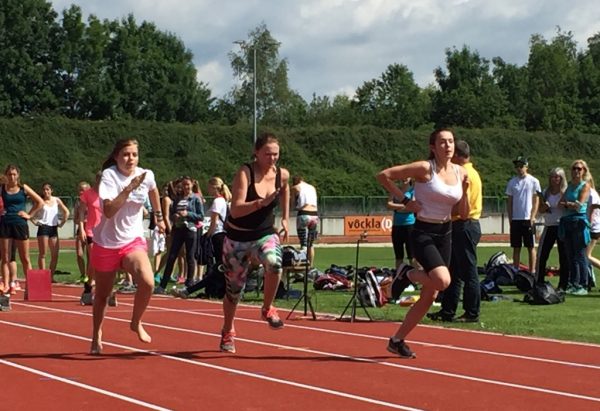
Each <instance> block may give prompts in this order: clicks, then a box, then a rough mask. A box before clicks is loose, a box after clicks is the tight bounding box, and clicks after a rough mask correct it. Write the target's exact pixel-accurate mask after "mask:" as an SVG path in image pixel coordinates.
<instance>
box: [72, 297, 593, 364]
mask: <svg viewBox="0 0 600 411" xmlns="http://www.w3.org/2000/svg"><path fill="white" fill-rule="evenodd" d="M61 297H68V295H62V296H61ZM71 297H72V298H75V297H73V296H71ZM123 305H129V306H132V304H128V303H123ZM148 309H149V310H150V309H151V310H152V311H153V312H158V311H168V312H175V313H183V314H190V315H200V316H204V317H212V318H223V315H222V314H211V313H206V312H200V311H197V310H182V309H177V308H166V307H158V306H153V305H150V306H148ZM236 321H245V322H250V323H257V324H263V323H264V321H262V320H253V319H251V318H243V317H236ZM285 326H286V327H287V328H297V329H302V330H307V331H318V332H323V333H328V334H337V335H344V336H350V337H359V338H368V339H373V340H379V341H386V342H387V340H388V338H389V337H379V336H376V335H369V334H361V333H353V332H349V331H338V330H328V329H324V328H319V327H310V326H305V325H296V324H290V323H289V322H286V324H285ZM498 336H500V335H498ZM559 342H560V341H559ZM410 343H411V344H412V343H415V344H420V345H423V346H425V347H434V348H440V349H445V350H452V351H461V352H469V353H475V354H482V355H490V356H495V357H503V358H512V359H518V360H526V361H534V362H541V363H547V364H556V365H565V366H569V367H579V368H588V369H592V370H600V365H594V364H585V363H578V362H572V361H563V360H553V359H549V358H543V357H533V356H528V355H521V354H512V353H502V352H498V351H489V350H480V349H477V348H466V347H460V346H457V345H448V344H437V343H430V342H427V341H418V340H411V341H410Z"/></svg>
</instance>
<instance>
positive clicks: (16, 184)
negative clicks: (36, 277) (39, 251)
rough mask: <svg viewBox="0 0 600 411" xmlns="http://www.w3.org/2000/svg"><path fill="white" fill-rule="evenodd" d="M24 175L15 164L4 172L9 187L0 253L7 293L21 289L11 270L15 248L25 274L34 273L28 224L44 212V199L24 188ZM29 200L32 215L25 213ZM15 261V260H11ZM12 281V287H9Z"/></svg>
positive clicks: (5, 193) (4, 188) (5, 191)
mask: <svg viewBox="0 0 600 411" xmlns="http://www.w3.org/2000/svg"><path fill="white" fill-rule="evenodd" d="M20 174H21V171H20V170H19V167H17V166H16V165H14V164H9V165H8V166H7V167H6V169H5V170H4V176H5V178H6V183H5V184H4V185H2V187H1V188H0V191H1V192H2V202H3V204H4V215H3V217H2V221H1V222H0V239H1V240H0V250H2V272H3V273H4V292H5V293H7V292H8V293H10V294H15V293H16V292H17V290H18V289H20V287H19V283H18V282H17V272H16V270H14V269H11V268H10V265H11V250H12V247H13V244H15V245H16V248H17V250H18V251H19V258H20V259H21V266H22V267H23V272H24V273H25V274H26V273H27V271H29V270H30V269H31V259H30V258H29V226H28V225H27V220H30V219H31V216H33V215H35V214H36V213H37V212H38V211H39V210H40V209H41V208H42V199H41V198H40V196H39V195H37V194H36V192H35V191H34V190H32V189H31V187H29V186H28V185H27V184H21V182H20V180H19V176H20ZM27 197H29V198H30V199H31V201H32V202H33V205H32V208H31V209H30V210H29V213H27V212H26V211H25V204H26V201H27ZM12 260H13V261H14V259H12ZM9 272H10V275H8V274H7V273H9ZM9 277H10V283H9Z"/></svg>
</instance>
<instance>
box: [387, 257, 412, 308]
mask: <svg viewBox="0 0 600 411" xmlns="http://www.w3.org/2000/svg"><path fill="white" fill-rule="evenodd" d="M413 268H414V267H413V266H411V265H408V264H404V263H402V264H400V267H398V271H396V277H394V281H393V282H392V298H393V299H394V300H398V299H399V298H400V296H401V295H402V293H403V292H404V290H405V289H406V287H408V286H409V285H411V284H412V282H411V281H410V279H409V278H408V275H407V274H408V272H409V271H410V270H412V269H413Z"/></svg>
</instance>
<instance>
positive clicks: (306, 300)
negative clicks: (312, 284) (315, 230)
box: [286, 235, 317, 320]
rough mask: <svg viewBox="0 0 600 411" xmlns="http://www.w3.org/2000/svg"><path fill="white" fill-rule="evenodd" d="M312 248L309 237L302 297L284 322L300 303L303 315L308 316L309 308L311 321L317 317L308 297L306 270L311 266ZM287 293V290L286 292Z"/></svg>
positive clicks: (309, 237)
mask: <svg viewBox="0 0 600 411" xmlns="http://www.w3.org/2000/svg"><path fill="white" fill-rule="evenodd" d="M311 247H312V238H311V236H310V235H309V236H308V239H307V242H306V266H305V270H304V281H303V290H302V295H301V296H300V298H298V301H296V304H294V306H293V307H292V310H291V311H290V312H289V313H288V315H287V317H286V320H287V319H289V318H290V315H292V313H293V312H294V310H295V309H296V307H298V304H300V301H304V315H305V316H306V315H307V314H308V307H310V313H311V314H312V319H313V320H316V319H317V316H316V315H315V309H314V308H313V305H312V302H311V300H310V296H309V295H308V269H309V268H310V266H311V265H312V261H311V258H310V248H311ZM288 291H289V290H288Z"/></svg>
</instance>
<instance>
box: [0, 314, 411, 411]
mask: <svg viewBox="0 0 600 411" xmlns="http://www.w3.org/2000/svg"><path fill="white" fill-rule="evenodd" d="M60 311H64V312H67V313H69V311H67V310H60ZM70 313H72V314H81V313H79V312H70ZM83 315H87V316H89V314H83ZM105 319H110V320H116V321H122V322H129V321H127V320H123V319H120V318H110V317H105ZM0 324H5V325H10V326H13V327H18V328H25V329H28V330H33V331H38V332H43V333H48V334H54V335H59V336H61V337H67V338H73V339H76V340H81V341H91V340H90V338H86V337H82V336H79V335H75V334H69V333H64V332H60V331H54V330H50V329H47V328H41V327H35V326H31V325H25V324H18V323H13V322H10V321H2V320H0ZM144 325H148V326H149V325H150V324H148V323H144ZM207 334H208V333H207ZM210 335H211V336H213V335H214V336H216V335H218V334H210ZM236 340H239V339H236ZM102 344H103V345H105V346H111V347H115V348H119V349H122V350H126V351H133V352H138V353H144V354H150V355H154V356H157V357H161V358H165V359H168V360H172V361H179V362H183V363H186V364H192V365H196V366H200V367H205V368H211V369H214V370H219V371H225V372H227V373H231V374H238V375H242V376H245V377H251V378H256V379H260V380H266V381H270V382H274V383H278V384H284V385H290V386H292V387H296V388H303V389H307V390H311V391H318V392H321V393H325V394H331V395H334V396H337V397H343V398H349V399H352V400H357V401H361V402H366V403H369V404H375V405H381V406H384V407H388V408H394V409H399V410H407V411H420V409H419V408H412V407H408V406H403V405H400V404H394V403H390V402H386V401H381V400H377V399H374V398H369V397H363V396H360V395H354V394H350V393H346V392H343V391H337V390H331V389H328V388H323V387H319V386H316V385H308V384H303V383H299V382H295V381H290V380H284V379H280V378H275V377H269V376H266V375H262V374H256V373H252V372H248V371H243V370H238V369H235V368H229V367H222V366H219V365H214V364H210V363H204V362H201V361H195V360H189V359H186V358H181V357H177V356H173V355H168V354H161V353H158V352H156V351H149V350H142V349H139V348H135V347H130V346H127V345H122V344H117V343H111V342H106V341H103V342H102ZM67 381H70V380H67ZM71 382H73V381H71ZM161 409H162V408H161Z"/></svg>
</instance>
